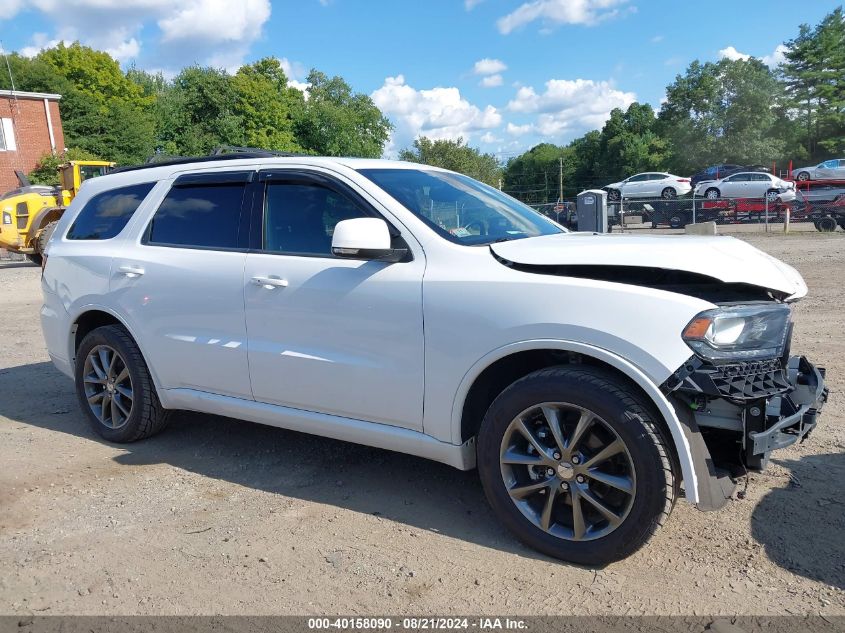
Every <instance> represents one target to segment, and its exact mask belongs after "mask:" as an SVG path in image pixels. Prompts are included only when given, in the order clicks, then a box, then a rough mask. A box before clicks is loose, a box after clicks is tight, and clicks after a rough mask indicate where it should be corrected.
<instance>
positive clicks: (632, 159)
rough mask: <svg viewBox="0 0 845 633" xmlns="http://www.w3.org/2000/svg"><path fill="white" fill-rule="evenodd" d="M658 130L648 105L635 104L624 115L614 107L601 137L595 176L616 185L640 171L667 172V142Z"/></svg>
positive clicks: (652, 111)
mask: <svg viewBox="0 0 845 633" xmlns="http://www.w3.org/2000/svg"><path fill="white" fill-rule="evenodd" d="M656 127H657V119H656V117H655V115H654V110H653V109H652V107H651V106H650V105H648V104H647V103H632V104H631V105H630V106H628V109H627V110H625V111H624V112H623V111H622V110H621V109H619V108H614V109H613V110H612V111H611V113H610V118H609V119H608V120H607V122H606V123H605V124H604V127H603V128H602V131H601V135H600V138H599V155H598V157H596V166H595V170H596V172H597V173H596V174H595V176H596V177H598V178H599V179H601V180H606V181H607V182H614V181H617V180H621V179H623V178H627V177H628V176H630V175H631V174H635V173H637V172H641V171H652V170H657V169H663V168H664V166H665V163H666V158H667V151H666V150H667V143H666V141H665V140H664V139H663V138H662V137H661V136H660V135H659V134H658V133H657V131H656ZM605 184H606V183H605Z"/></svg>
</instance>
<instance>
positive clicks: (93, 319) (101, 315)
mask: <svg viewBox="0 0 845 633" xmlns="http://www.w3.org/2000/svg"><path fill="white" fill-rule="evenodd" d="M104 325H123V324H122V323H121V322H120V321H119V320H118V319H117V318H115V317H114V316H112V315H111V314H109V313H108V312H103V311H102V310H91V311H89V312H84V313H83V314H81V315H80V316H79V318H78V319H76V323H74V324H73V328H74V329H73V330H72V331H73V337H74V339H73V352H74V354H73V355H74V357H75V356H76V350H78V349H79V344H80V343H81V342H82V339H84V338H85V337H86V336H87V335H88V333H89V332H91V331H93V330H96V329H97V328H98V327H103V326H104Z"/></svg>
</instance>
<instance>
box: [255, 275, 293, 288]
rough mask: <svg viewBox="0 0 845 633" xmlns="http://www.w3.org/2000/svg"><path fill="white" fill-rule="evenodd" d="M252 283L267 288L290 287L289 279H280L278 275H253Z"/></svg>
mask: <svg viewBox="0 0 845 633" xmlns="http://www.w3.org/2000/svg"><path fill="white" fill-rule="evenodd" d="M252 283H253V284H255V285H256V286H261V287H262V288H264V289H266V290H275V289H276V288H287V287H288V280H287V279H279V278H278V277H253V278H252Z"/></svg>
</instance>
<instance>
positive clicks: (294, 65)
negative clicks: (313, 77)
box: [279, 57, 311, 99]
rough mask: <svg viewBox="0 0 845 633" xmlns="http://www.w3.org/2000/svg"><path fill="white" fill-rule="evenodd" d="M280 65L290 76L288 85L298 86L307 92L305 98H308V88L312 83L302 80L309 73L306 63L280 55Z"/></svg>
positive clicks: (297, 87)
mask: <svg viewBox="0 0 845 633" xmlns="http://www.w3.org/2000/svg"><path fill="white" fill-rule="evenodd" d="M279 65H280V66H281V67H282V70H284V71H285V75H286V76H287V78H288V85H289V86H290V87H291V88H296V89H297V90H300V91H301V92H304V93H305V98H306V99H307V98H308V88H309V86H310V85H311V84H309V83H308V82H306V81H302V79H305V77H306V76H307V75H308V71H307V70H306V69H305V65H304V64H302V63H301V62H295V61H290V60H289V59H288V58H287V57H279Z"/></svg>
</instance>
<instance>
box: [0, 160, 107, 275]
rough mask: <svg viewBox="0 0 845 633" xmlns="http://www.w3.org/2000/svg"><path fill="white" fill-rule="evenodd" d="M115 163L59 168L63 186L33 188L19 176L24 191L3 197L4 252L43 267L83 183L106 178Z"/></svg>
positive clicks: (0, 229)
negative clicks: (51, 242) (44, 255)
mask: <svg viewBox="0 0 845 633" xmlns="http://www.w3.org/2000/svg"><path fill="white" fill-rule="evenodd" d="M113 167H114V163H108V162H105V161H101V160H72V161H69V162H67V163H65V164H64V165H61V166H60V167H59V175H60V179H61V185H60V186H58V187H48V186H44V185H33V184H31V183H30V182H29V180H28V179H27V178H26V176H24V175H23V174H22V173H20V172H18V174H17V176H18V180H19V181H20V184H21V186H20V188H18V189H14V190H12V191H10V192H8V193H6V194H4V195H2V196H0V248H5V249H6V250H7V251H10V252H12V253H23V254H24V255H26V257H27V259H29V260H30V261H32V262H34V263H36V264H39V265H40V264H41V255H42V253H43V252H44V248H45V247H46V246H47V242H48V241H49V240H50V236H51V235H52V234H53V230H54V229H55V228H56V224H58V222H59V218H60V217H62V213H64V211H65V209H66V208H67V206H68V205H69V204H70V201H71V200H73V198H74V196H76V194H77V192H78V191H79V188H80V187H81V186H82V183H83V182H84V181H85V180H88V179H89V178H94V177H96V176H103V175H105V174H107V173H108V172H109V171H111V169H112V168H113Z"/></svg>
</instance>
